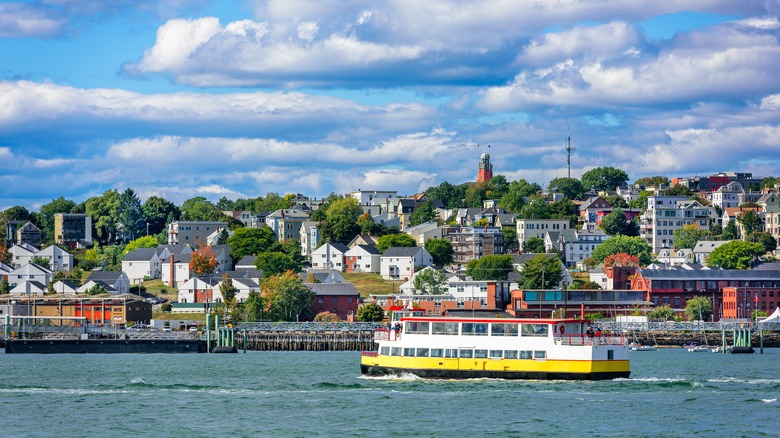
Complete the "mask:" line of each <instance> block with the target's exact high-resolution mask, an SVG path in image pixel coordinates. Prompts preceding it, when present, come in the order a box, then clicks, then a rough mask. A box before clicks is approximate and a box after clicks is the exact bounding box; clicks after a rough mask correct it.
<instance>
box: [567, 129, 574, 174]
mask: <svg viewBox="0 0 780 438" xmlns="http://www.w3.org/2000/svg"><path fill="white" fill-rule="evenodd" d="M573 150H574V148H573V147H571V135H569V127H568V126H567V127H566V167H567V168H568V170H569V173H568V177H569V178H571V152H572V151H573Z"/></svg>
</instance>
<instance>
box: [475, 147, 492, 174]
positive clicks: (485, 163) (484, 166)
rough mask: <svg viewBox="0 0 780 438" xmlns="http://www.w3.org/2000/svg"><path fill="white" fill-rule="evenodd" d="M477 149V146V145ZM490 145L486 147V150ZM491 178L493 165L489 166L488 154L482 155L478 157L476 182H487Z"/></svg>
mask: <svg viewBox="0 0 780 438" xmlns="http://www.w3.org/2000/svg"><path fill="white" fill-rule="evenodd" d="M477 147H479V145H477ZM489 148H490V145H488V149H489ZM490 178H493V165H492V164H490V154H488V153H487V152H485V153H483V154H482V156H481V157H479V173H477V182H488V181H490Z"/></svg>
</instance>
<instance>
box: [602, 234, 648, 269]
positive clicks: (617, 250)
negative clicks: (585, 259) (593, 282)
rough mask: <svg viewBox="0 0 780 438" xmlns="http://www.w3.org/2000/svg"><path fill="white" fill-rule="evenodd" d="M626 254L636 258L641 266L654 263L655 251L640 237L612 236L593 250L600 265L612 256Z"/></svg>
mask: <svg viewBox="0 0 780 438" xmlns="http://www.w3.org/2000/svg"><path fill="white" fill-rule="evenodd" d="M621 253H626V254H628V255H633V256H636V257H637V258H638V259H639V263H640V265H641V266H647V265H649V264H650V263H653V250H652V248H650V245H648V244H647V242H645V241H644V239H642V238H641V237H638V236H612V237H610V238H609V239H607V240H605V241H604V242H602V243H601V244H600V245H599V246H597V247H596V249H594V250H593V258H594V259H596V260H597V261H598V262H599V263H601V262H603V261H604V259H605V258H607V257H608V256H610V255H612V254H621Z"/></svg>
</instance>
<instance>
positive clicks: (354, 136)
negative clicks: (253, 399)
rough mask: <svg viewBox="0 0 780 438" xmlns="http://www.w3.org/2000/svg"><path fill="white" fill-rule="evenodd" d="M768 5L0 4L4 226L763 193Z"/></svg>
mask: <svg viewBox="0 0 780 438" xmlns="http://www.w3.org/2000/svg"><path fill="white" fill-rule="evenodd" d="M778 12H780V1H778V0H770V1H764V0H761V1H752V0H745V1H739V2H735V1H731V0H729V1H726V0H712V1H707V2H702V1H700V0H680V1H676V2H659V1H657V0H653V1H650V0H602V1H600V2H598V5H597V6H593V2H589V1H580V0H561V1H559V2H549V1H542V0H537V1H519V0H485V1H480V2H473V1H454V0H448V1H446V0H427V1H425V2H419V1H412V0H398V1H388V2H375V1H369V0H342V1H323V0H319V1H315V0H282V1H267V0H266V1H260V0H247V1H209V0H191V1H189V0H162V1H159V0H158V1H152V0H135V1H129V0H39V1H19V2H8V1H5V2H2V3H0V59H2V60H3V62H2V63H1V64H0V208H5V207H8V206H12V205H23V206H26V207H28V208H32V209H36V208H37V207H39V206H40V205H41V204H44V203H47V202H49V201H50V200H51V199H53V198H56V197H58V196H65V197H66V198H70V199H73V200H75V201H77V202H80V201H83V200H85V199H87V198H88V197H90V196H94V195H98V194H100V193H102V192H104V191H105V190H107V189H110V188H117V189H119V190H123V189H125V188H127V187H130V188H133V189H134V190H136V192H138V193H139V195H140V196H141V198H146V197H148V196H151V195H159V196H164V197H166V198H168V199H170V200H173V201H175V202H177V203H181V202H182V201H184V200H186V199H188V198H190V197H193V196H205V197H207V198H209V199H213V200H216V199H218V198H219V197H221V196H227V197H228V198H232V199H235V198H238V197H253V196H258V195H264V194H266V193H268V192H277V193H281V194H284V193H293V192H299V193H304V194H307V195H310V196H322V195H327V194H328V193H331V192H336V193H347V192H350V191H353V190H357V189H363V190H366V189H380V190H398V191H399V192H400V193H402V194H412V193H415V192H417V191H420V190H423V189H425V188H426V187H428V186H430V185H433V184H439V183H441V182H443V181H449V182H451V183H461V182H465V181H471V180H473V179H474V178H475V176H476V166H477V161H478V158H479V154H480V153H481V150H480V149H479V148H478V147H477V145H479V144H481V145H483V147H484V145H487V144H490V145H491V148H490V153H491V157H492V161H493V165H494V172H495V173H500V174H504V175H506V176H507V178H509V179H519V178H524V179H526V180H528V181H532V182H537V183H539V184H541V185H543V186H545V185H546V184H547V183H548V182H549V181H550V179H552V178H555V177H561V176H566V156H565V153H564V149H563V148H564V139H565V137H566V130H567V128H568V129H569V130H570V132H571V136H572V141H573V146H574V147H575V148H576V151H575V152H574V154H573V156H572V176H575V177H579V176H580V175H582V173H583V172H585V171H587V170H589V169H591V168H594V167H599V166H615V167H618V168H621V169H624V170H626V171H627V172H628V174H629V177H630V178H631V180H632V181H633V180H635V179H637V178H640V177H643V176H653V175H665V176H669V177H675V176H688V175H695V174H698V175H701V174H707V173H710V172H718V171H726V170H732V171H744V172H753V173H754V174H755V175H758V176H779V175H780V141H779V140H778V139H780V128H778V122H779V121H780V80H779V79H778V77H779V76H778V73H777V72H778V71H780V68H779V67H780V41H778V37H779V36H780V21H778Z"/></svg>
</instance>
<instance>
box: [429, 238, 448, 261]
mask: <svg viewBox="0 0 780 438" xmlns="http://www.w3.org/2000/svg"><path fill="white" fill-rule="evenodd" d="M425 249H426V250H427V251H428V252H429V253H431V257H432V258H433V264H434V265H436V266H439V267H444V266H447V265H449V264H450V263H452V255H453V252H454V251H453V249H452V243H451V242H450V241H449V240H447V239H428V240H426V241H425Z"/></svg>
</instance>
